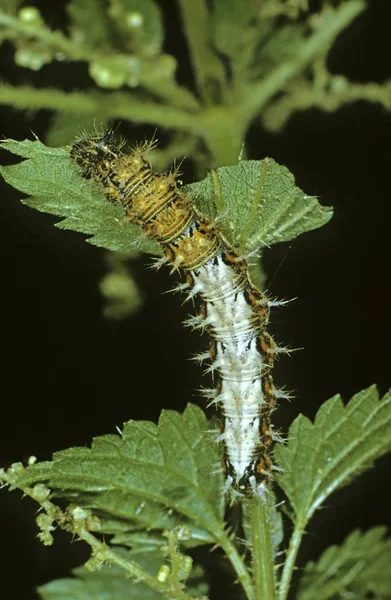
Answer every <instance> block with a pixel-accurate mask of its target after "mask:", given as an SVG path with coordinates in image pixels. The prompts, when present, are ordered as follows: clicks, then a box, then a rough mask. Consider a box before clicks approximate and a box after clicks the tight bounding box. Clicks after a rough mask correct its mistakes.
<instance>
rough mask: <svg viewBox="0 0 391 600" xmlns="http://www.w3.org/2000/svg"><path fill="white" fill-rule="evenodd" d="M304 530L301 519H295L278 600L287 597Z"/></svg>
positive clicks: (284, 599) (283, 599)
mask: <svg viewBox="0 0 391 600" xmlns="http://www.w3.org/2000/svg"><path fill="white" fill-rule="evenodd" d="M304 530H305V524H304V523H302V522H301V521H297V522H296V523H295V528H294V530H293V533H292V536H291V539H290V542H289V548H288V551H287V553H286V558H285V563H284V568H283V570H282V574H281V580H280V584H279V588H278V600H286V598H287V597H288V592H289V586H290V583H291V579H292V574H293V570H294V568H295V563H296V557H297V553H298V551H299V547H300V544H301V540H302V537H303V535H304Z"/></svg>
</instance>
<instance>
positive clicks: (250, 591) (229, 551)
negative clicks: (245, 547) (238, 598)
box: [216, 535, 257, 600]
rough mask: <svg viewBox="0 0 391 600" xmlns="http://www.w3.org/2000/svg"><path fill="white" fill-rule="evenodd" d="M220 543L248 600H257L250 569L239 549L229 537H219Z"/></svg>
mask: <svg viewBox="0 0 391 600" xmlns="http://www.w3.org/2000/svg"><path fill="white" fill-rule="evenodd" d="M216 537H217V536H216ZM218 542H219V544H220V546H221V548H222V549H223V550H224V552H225V554H226V556H227V558H228V560H229V561H230V563H231V565H232V566H233V568H234V570H235V573H236V575H237V577H238V580H239V581H240V583H241V585H242V587H243V589H244V591H245V594H246V597H247V599H248V600H257V597H256V596H255V594H254V588H253V585H252V581H251V576H250V573H249V572H248V569H247V567H246V565H245V563H244V561H243V559H242V557H241V556H240V554H239V552H238V550H237V548H236V547H235V546H234V544H233V543H232V541H231V540H230V538H229V537H228V536H227V535H224V537H223V536H222V535H220V536H219V537H218Z"/></svg>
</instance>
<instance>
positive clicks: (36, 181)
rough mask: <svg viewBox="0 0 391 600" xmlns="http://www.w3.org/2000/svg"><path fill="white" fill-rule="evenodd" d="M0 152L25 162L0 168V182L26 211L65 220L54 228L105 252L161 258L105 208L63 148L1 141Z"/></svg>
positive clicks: (117, 210) (118, 210)
mask: <svg viewBox="0 0 391 600" xmlns="http://www.w3.org/2000/svg"><path fill="white" fill-rule="evenodd" d="M1 147H2V148H4V149H6V150H9V151H10V152H12V153H13V154H17V155H18V156H21V157H22V158H26V159H28V160H25V161H22V162H21V163H18V164H16V165H9V166H6V167H0V173H1V175H2V176H3V177H4V179H5V181H6V182H7V183H9V184H10V185H12V186H13V187H15V188H16V189H17V190H19V191H21V192H23V193H25V194H28V196H30V197H29V198H27V199H25V200H23V203H24V204H27V206H30V207H31V208H35V209H37V210H40V211H41V212H47V213H50V214H52V215H58V216H61V217H68V218H66V219H64V220H63V221H61V222H60V223H58V224H57V227H59V228H60V229H72V230H74V231H79V232H81V233H86V234H88V235H91V236H92V237H90V238H89V239H88V241H89V242H90V243H91V244H94V245H95V246H101V247H103V248H107V249H108V250H122V251H124V250H128V251H129V250H132V249H133V250H139V251H140V252H147V253H150V254H161V249H160V246H159V245H158V244H156V243H154V242H151V241H149V240H147V239H146V238H145V237H143V236H142V233H141V230H140V228H139V227H137V226H136V225H133V224H131V223H129V222H128V221H127V220H126V219H125V217H124V211H123V208H122V207H121V206H116V205H114V204H111V203H110V202H107V201H106V200H105V197H104V195H103V193H102V192H101V191H100V190H99V189H98V187H97V186H95V185H94V184H93V183H91V182H90V181H87V180H85V179H83V178H82V177H81V175H80V174H79V171H78V169H77V168H76V166H75V164H74V163H73V161H72V160H71V159H70V157H69V153H68V151H67V150H66V149H65V148H48V147H47V146H45V145H44V144H42V143H41V142H40V141H38V140H35V141H30V140H24V141H23V142H16V141H13V140H7V141H5V142H3V144H2V146H1Z"/></svg>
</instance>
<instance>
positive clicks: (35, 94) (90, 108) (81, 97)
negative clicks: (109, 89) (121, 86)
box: [0, 85, 198, 131]
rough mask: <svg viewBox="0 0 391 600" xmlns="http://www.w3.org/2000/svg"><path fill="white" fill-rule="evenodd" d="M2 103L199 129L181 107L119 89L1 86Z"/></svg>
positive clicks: (22, 107)
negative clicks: (93, 90)
mask: <svg viewBox="0 0 391 600" xmlns="http://www.w3.org/2000/svg"><path fill="white" fill-rule="evenodd" d="M0 104H9V105H12V106H13V107H14V108H17V109H26V110H28V109H32V110H37V109H49V110H57V111H65V112H69V113H72V112H73V113H86V114H95V115H96V114H99V115H102V116H105V117H107V118H111V119H127V120H129V121H133V122H134V123H153V124H156V125H159V126H161V127H175V128H179V129H184V130H187V131H196V130H197V129H198V125H197V119H196V118H194V116H193V115H192V114H190V113H187V112H184V111H181V110H180V109H178V108H175V107H170V106H167V105H165V106H164V105H161V104H158V103H153V102H147V101H140V100H135V99H134V98H132V96H131V95H130V94H126V93H122V92H117V93H115V92H114V93H112V94H110V102H108V101H107V94H100V93H99V92H96V93H94V94H88V93H80V92H71V93H66V92H62V91H60V90H54V89H42V88H41V89H34V88H31V87H28V86H20V87H14V86H12V85H0Z"/></svg>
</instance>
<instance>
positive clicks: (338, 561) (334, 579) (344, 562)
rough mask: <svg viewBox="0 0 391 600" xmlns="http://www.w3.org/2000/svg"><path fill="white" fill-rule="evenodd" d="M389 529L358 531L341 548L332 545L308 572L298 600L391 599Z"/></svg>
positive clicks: (375, 528) (390, 543)
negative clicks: (339, 599) (386, 535)
mask: <svg viewBox="0 0 391 600" xmlns="http://www.w3.org/2000/svg"><path fill="white" fill-rule="evenodd" d="M386 531H387V530H386V528H385V527H374V528H373V529H370V530H369V531H367V532H366V533H361V531H354V532H353V533H352V534H350V535H349V537H347V538H346V540H345V541H344V543H343V544H342V545H341V546H331V547H330V548H328V549H327V550H326V551H325V552H324V553H323V554H322V556H321V557H320V559H319V560H318V561H317V562H310V563H308V564H307V565H306V567H305V569H304V573H303V576H302V578H301V581H300V585H299V592H298V595H297V598H298V600H313V598H316V600H327V599H328V598H333V599H336V598H348V597H349V598H367V597H368V594H369V593H372V594H374V595H375V596H374V597H376V598H377V597H382V598H389V597H390V590H391V569H390V564H391V539H390V538H388V539H385V534H386Z"/></svg>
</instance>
